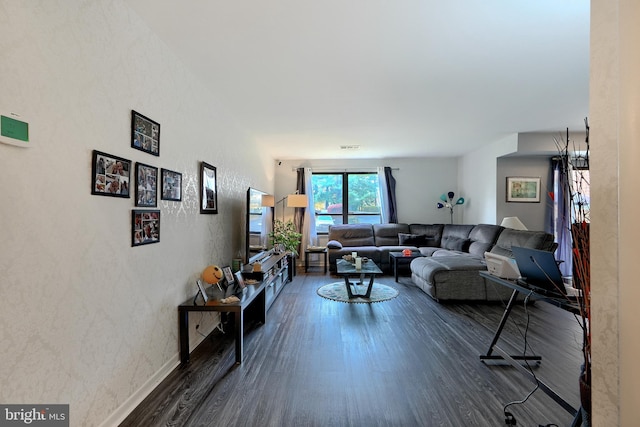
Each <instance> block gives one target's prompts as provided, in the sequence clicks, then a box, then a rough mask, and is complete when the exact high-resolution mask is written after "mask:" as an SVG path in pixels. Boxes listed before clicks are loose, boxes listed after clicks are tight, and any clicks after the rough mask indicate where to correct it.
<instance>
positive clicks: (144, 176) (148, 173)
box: [136, 163, 158, 207]
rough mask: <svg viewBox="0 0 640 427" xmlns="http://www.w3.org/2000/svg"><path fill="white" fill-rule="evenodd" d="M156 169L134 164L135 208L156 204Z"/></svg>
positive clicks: (154, 205) (142, 164)
mask: <svg viewBox="0 0 640 427" xmlns="http://www.w3.org/2000/svg"><path fill="white" fill-rule="evenodd" d="M157 199H158V168H156V167H153V166H149V165H145V164H144V163H136V206H147V207H156V206H157V204H158V201H157Z"/></svg>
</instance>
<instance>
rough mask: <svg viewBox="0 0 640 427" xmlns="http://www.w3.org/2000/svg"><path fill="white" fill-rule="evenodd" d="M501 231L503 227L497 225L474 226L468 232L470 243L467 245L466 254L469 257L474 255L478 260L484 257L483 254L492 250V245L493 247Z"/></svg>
mask: <svg viewBox="0 0 640 427" xmlns="http://www.w3.org/2000/svg"><path fill="white" fill-rule="evenodd" d="M502 230H503V227H501V226H499V225H491V224H478V225H476V226H475V227H473V229H472V230H471V231H470V232H469V239H470V240H471V243H470V244H469V250H468V252H469V253H470V254H471V255H475V256H477V257H480V258H482V257H484V253H485V252H487V251H490V250H491V248H493V245H495V243H496V240H498V236H499V235H500V232H501V231H502Z"/></svg>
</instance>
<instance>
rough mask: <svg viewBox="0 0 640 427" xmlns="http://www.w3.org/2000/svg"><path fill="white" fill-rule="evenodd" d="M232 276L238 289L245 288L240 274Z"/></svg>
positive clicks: (239, 272) (236, 273)
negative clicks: (234, 277)
mask: <svg viewBox="0 0 640 427" xmlns="http://www.w3.org/2000/svg"><path fill="white" fill-rule="evenodd" d="M234 274H235V276H236V283H237V284H238V288H240V289H244V288H245V287H246V286H247V284H246V283H245V281H244V277H242V272H241V271H236V272H235V273H234Z"/></svg>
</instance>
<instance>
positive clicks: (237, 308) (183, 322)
mask: <svg viewBox="0 0 640 427" xmlns="http://www.w3.org/2000/svg"><path fill="white" fill-rule="evenodd" d="M292 267H293V266H292V265H291V263H290V254H286V253H282V254H267V255H265V257H264V259H263V262H262V263H261V271H259V272H251V273H243V276H244V278H245V279H254V280H258V283H257V284H254V285H247V286H246V288H245V290H244V292H243V293H242V294H240V295H238V298H240V301H239V302H235V303H230V304H223V303H221V302H220V301H213V300H210V301H209V302H208V304H207V305H204V304H200V305H198V304H197V303H196V301H195V300H194V299H193V298H190V299H189V300H187V301H185V302H184V303H182V304H180V305H179V306H178V319H179V328H180V330H179V333H180V362H181V364H182V365H185V364H187V363H189V353H190V352H189V313H190V312H192V311H217V312H220V313H233V320H234V338H235V351H236V363H242V356H243V342H244V338H243V337H244V312H245V311H246V310H247V309H248V308H249V307H254V306H255V311H256V312H257V313H258V316H257V317H258V318H257V319H256V320H257V321H259V322H261V323H263V324H264V323H265V322H266V320H267V310H268V309H269V307H271V304H273V302H274V301H275V299H276V297H277V296H278V294H279V293H280V291H281V290H282V288H283V287H284V285H285V284H286V283H287V282H289V281H290V280H291V279H292V277H291V275H292V271H291V268H292Z"/></svg>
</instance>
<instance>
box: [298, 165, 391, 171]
mask: <svg viewBox="0 0 640 427" xmlns="http://www.w3.org/2000/svg"><path fill="white" fill-rule="evenodd" d="M299 168H305V169H311V171H312V172H369V171H372V172H375V171H376V170H377V168H375V167H367V168H330V167H324V168H308V167H304V166H299V167H298V168H295V167H294V168H291V172H297V171H298V169H299ZM391 170H392V171H399V170H400V168H391Z"/></svg>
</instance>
